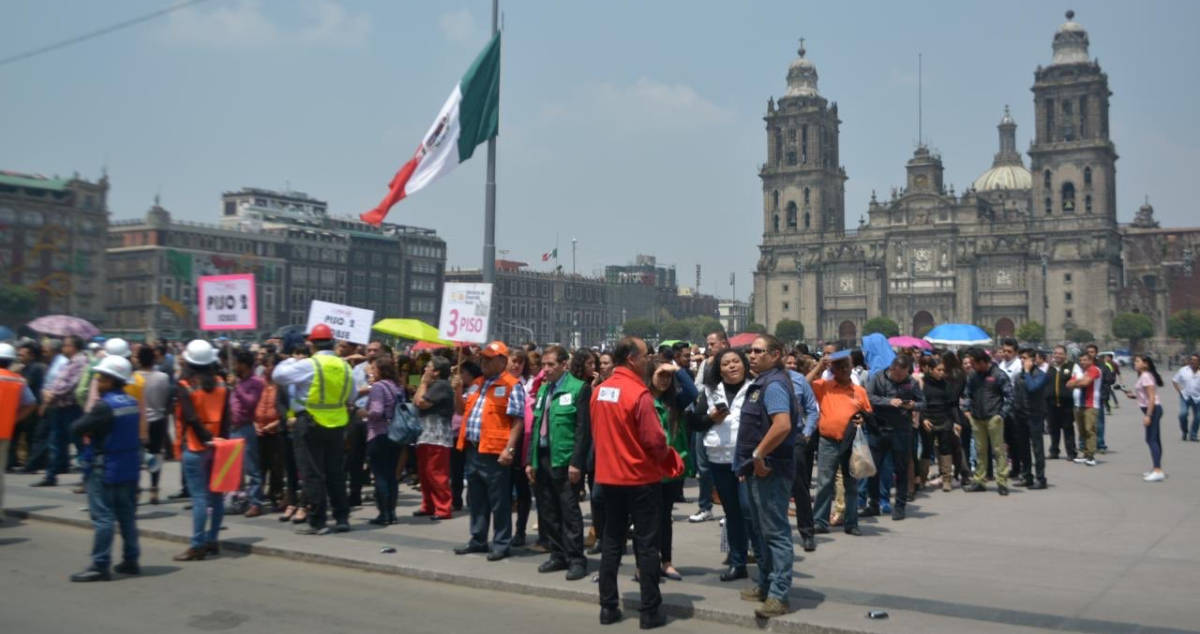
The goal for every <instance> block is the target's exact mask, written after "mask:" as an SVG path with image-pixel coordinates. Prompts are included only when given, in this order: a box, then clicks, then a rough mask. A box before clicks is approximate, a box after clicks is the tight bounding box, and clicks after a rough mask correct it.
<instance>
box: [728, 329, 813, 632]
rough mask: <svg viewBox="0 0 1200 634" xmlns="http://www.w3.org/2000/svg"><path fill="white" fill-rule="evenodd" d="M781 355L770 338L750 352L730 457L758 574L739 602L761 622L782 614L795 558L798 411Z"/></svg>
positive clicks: (777, 343) (759, 341)
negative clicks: (791, 509)
mask: <svg viewBox="0 0 1200 634" xmlns="http://www.w3.org/2000/svg"><path fill="white" fill-rule="evenodd" d="M783 352H784V350H783V344H782V343H781V342H780V341H779V340H778V339H776V338H775V337H772V336H770V335H762V336H760V337H758V338H757V339H755V340H754V343H753V344H752V345H751V347H750V354H749V355H748V357H749V360H750V369H751V371H753V372H754V374H755V377H754V382H753V383H751V384H750V388H749V389H748V390H747V391H746V399H745V401H744V402H743V404H742V412H741V415H740V417H739V427H738V435H737V446H736V448H735V450H734V457H733V465H734V469H735V471H736V472H737V474H738V476H739V477H740V479H741V480H742V482H744V483H745V485H746V488H745V491H746V492H747V494H748V496H749V497H748V502H747V504H746V505H745V507H746V508H748V509H749V511H750V514H749V519H750V543H751V545H752V546H753V548H754V556H755V558H757V560H758V574H759V576H758V583H757V585H755V586H753V587H751V588H747V589H746V590H744V591H742V598H743V599H745V600H747V601H762V605H760V606H759V607H758V608H757V609H756V610H755V611H754V614H755V616H757V617H759V618H764V619H765V618H770V617H773V616H783V615H784V614H787V612H788V592H789V591H790V590H791V587H792V561H793V559H794V558H795V554H794V551H793V549H792V525H791V523H790V522H788V514H787V510H788V502H789V500H790V499H791V497H792V483H793V480H795V477H796V461H795V457H794V456H793V447H794V443H795V437H796V426H797V423H798V422H799V421H800V407H799V405H798V404H797V402H796V398H795V396H794V395H793V394H792V379H791V377H790V376H789V375H788V373H787V370H786V369H785V368H784V367H783Z"/></svg>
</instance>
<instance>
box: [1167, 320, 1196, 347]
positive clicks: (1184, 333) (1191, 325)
mask: <svg viewBox="0 0 1200 634" xmlns="http://www.w3.org/2000/svg"><path fill="white" fill-rule="evenodd" d="M1167 334H1168V335H1170V336H1172V337H1175V338H1176V339H1179V340H1181V341H1183V344H1184V345H1185V346H1187V348H1188V352H1191V349H1192V348H1193V347H1195V345H1196V342H1197V341H1200V311H1195V310H1181V311H1179V312H1177V313H1175V314H1174V315H1171V318H1170V319H1168V320H1167Z"/></svg>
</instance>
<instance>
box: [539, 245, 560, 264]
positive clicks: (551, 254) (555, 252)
mask: <svg viewBox="0 0 1200 634" xmlns="http://www.w3.org/2000/svg"><path fill="white" fill-rule="evenodd" d="M550 258H554V259H555V260H557V259H558V249H557V248H555V249H553V250H551V251H550V252H548V253H543V254H542V261H543V262H549V261H550Z"/></svg>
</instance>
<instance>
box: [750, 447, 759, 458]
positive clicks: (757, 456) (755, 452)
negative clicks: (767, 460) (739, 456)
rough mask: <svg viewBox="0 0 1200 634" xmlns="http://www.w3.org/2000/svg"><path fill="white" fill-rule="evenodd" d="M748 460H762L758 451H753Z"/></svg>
mask: <svg viewBox="0 0 1200 634" xmlns="http://www.w3.org/2000/svg"><path fill="white" fill-rule="evenodd" d="M750 458H751V459H753V460H762V454H760V453H758V450H757V449H755V450H754V453H752V454H750Z"/></svg>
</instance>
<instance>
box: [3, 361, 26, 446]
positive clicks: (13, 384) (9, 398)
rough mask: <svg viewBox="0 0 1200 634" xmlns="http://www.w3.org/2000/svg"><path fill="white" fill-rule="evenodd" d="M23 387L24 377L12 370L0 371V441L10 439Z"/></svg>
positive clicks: (15, 422)
mask: <svg viewBox="0 0 1200 634" xmlns="http://www.w3.org/2000/svg"><path fill="white" fill-rule="evenodd" d="M24 387H25V377H23V376H21V375H20V374H17V373H16V372H13V371H12V370H0V440H11V439H12V435H13V428H14V427H16V425H17V411H18V410H20V409H21V390H22V389H23V388H24Z"/></svg>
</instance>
